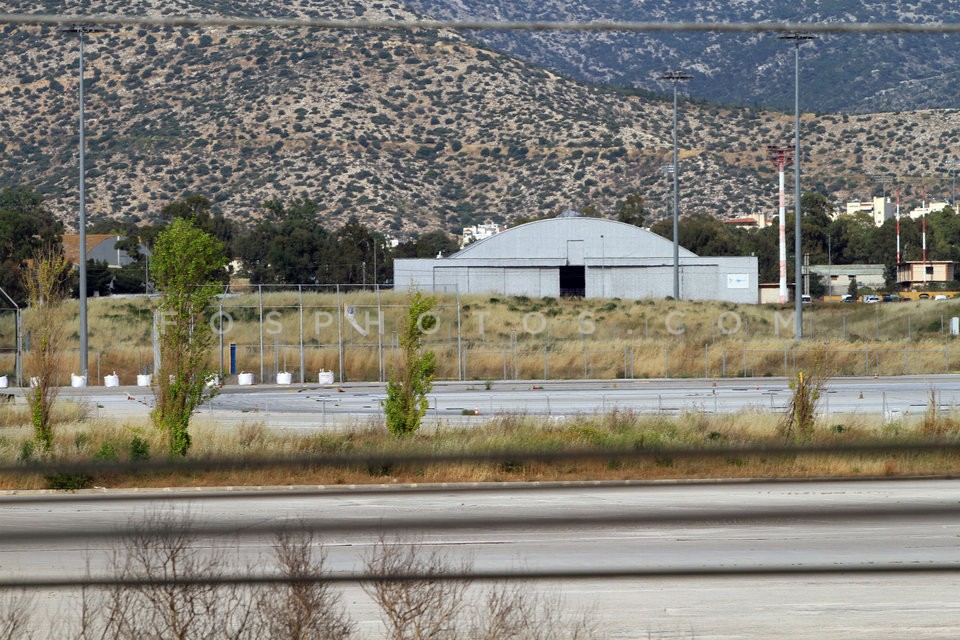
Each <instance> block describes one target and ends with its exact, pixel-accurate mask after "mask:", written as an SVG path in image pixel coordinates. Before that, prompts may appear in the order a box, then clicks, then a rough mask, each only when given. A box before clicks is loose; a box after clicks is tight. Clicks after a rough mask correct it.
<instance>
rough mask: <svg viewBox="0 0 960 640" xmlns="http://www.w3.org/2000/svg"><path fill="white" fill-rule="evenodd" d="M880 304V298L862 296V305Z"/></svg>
mask: <svg viewBox="0 0 960 640" xmlns="http://www.w3.org/2000/svg"><path fill="white" fill-rule="evenodd" d="M878 302H880V296H863V303H864V304H876V303H878Z"/></svg>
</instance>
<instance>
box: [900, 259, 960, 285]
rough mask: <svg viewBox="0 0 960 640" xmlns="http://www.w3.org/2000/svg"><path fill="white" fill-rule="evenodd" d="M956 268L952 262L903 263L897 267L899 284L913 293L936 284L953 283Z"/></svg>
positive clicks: (918, 261) (919, 261) (916, 261)
mask: <svg viewBox="0 0 960 640" xmlns="http://www.w3.org/2000/svg"><path fill="white" fill-rule="evenodd" d="M955 266H956V265H955V263H953V262H951V261H950V260H927V261H926V262H923V261H922V260H913V261H910V262H901V263H900V264H898V265H897V284H898V285H900V288H901V289H903V290H905V291H912V290H915V289H922V288H924V287H925V286H927V285H929V284H932V283H935V282H952V281H953V280H954V268H955Z"/></svg>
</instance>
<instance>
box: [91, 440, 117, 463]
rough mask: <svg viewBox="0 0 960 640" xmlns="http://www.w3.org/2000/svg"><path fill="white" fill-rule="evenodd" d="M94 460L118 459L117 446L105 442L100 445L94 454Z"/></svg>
mask: <svg viewBox="0 0 960 640" xmlns="http://www.w3.org/2000/svg"><path fill="white" fill-rule="evenodd" d="M93 459H94V460H116V459H117V448H116V447H114V446H113V443H110V442H104V443H103V444H102V445H100V448H99V449H98V450H97V452H96V453H95V454H93Z"/></svg>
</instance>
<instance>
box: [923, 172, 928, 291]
mask: <svg viewBox="0 0 960 640" xmlns="http://www.w3.org/2000/svg"><path fill="white" fill-rule="evenodd" d="M922 206H923V258H922V260H923V284H927V188H926V187H924V188H923V205H922Z"/></svg>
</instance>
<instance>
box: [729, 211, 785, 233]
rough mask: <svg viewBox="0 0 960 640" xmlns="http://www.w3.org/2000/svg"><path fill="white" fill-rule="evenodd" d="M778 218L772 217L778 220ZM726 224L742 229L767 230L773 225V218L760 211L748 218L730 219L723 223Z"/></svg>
mask: <svg viewBox="0 0 960 640" xmlns="http://www.w3.org/2000/svg"><path fill="white" fill-rule="evenodd" d="M776 217H777V216H772V218H776ZM723 223H724V224H728V225H730V226H731V227H739V228H741V229H766V228H767V227H769V226H770V225H771V224H773V220H772V219H771V217H768V216H767V214H766V213H764V212H762V211H760V212H758V213H756V214H754V215H752V216H746V217H743V218H730V219H728V220H724V221H723Z"/></svg>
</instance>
